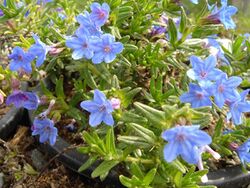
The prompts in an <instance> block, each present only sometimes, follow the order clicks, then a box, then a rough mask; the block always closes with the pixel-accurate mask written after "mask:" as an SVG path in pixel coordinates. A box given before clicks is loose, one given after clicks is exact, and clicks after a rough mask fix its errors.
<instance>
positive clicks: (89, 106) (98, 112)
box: [80, 89, 114, 127]
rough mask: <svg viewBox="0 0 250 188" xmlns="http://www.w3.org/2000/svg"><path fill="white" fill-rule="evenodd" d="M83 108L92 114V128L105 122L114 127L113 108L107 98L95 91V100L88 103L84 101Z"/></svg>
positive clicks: (90, 121)
mask: <svg viewBox="0 0 250 188" xmlns="http://www.w3.org/2000/svg"><path fill="white" fill-rule="evenodd" d="M80 106H81V108H83V109H84V110H87V111H88V112H90V118H89V124H90V126H92V127H96V126H97V125H99V124H101V122H102V121H103V122H104V123H106V124H107V125H110V126H112V125H114V119H113V116H112V112H113V108H112V103H111V101H109V100H107V99H106V96H105V95H104V94H103V93H102V92H101V91H99V90H98V89H95V91H94V99H93V100H91V101H90V100H88V101H82V102H81V104H80Z"/></svg>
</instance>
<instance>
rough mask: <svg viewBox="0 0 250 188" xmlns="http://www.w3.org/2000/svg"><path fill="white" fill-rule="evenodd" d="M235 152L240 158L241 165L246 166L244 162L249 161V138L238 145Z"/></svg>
mask: <svg viewBox="0 0 250 188" xmlns="http://www.w3.org/2000/svg"><path fill="white" fill-rule="evenodd" d="M236 152H237V154H238V156H239V158H240V161H241V163H242V165H243V166H244V167H246V163H250V139H248V140H247V141H245V142H244V143H243V144H242V145H240V146H238V148H237V149H236Z"/></svg>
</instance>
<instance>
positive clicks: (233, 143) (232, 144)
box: [229, 142, 239, 151]
mask: <svg viewBox="0 0 250 188" xmlns="http://www.w3.org/2000/svg"><path fill="white" fill-rule="evenodd" d="M238 147H239V145H238V144H237V143H235V142H232V143H230V144H229V148H230V149H231V150H233V151H236V150H237V149H238Z"/></svg>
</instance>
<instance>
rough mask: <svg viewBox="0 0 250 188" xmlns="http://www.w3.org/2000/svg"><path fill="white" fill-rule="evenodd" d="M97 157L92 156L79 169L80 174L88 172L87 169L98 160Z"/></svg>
mask: <svg viewBox="0 0 250 188" xmlns="http://www.w3.org/2000/svg"><path fill="white" fill-rule="evenodd" d="M97 158H98V157H97V156H91V157H90V158H89V159H88V160H87V161H86V162H85V163H84V164H83V165H82V166H81V167H80V168H79V169H78V172H82V171H84V170H86V169H87V168H89V167H90V166H91V165H92V164H93V163H94V162H95V161H96V160H97Z"/></svg>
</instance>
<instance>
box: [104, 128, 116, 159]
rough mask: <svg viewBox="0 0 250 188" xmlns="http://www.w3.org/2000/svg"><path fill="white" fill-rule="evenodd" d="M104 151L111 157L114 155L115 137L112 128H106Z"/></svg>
mask: <svg viewBox="0 0 250 188" xmlns="http://www.w3.org/2000/svg"><path fill="white" fill-rule="evenodd" d="M106 149H107V151H108V152H110V153H111V154H113V155H116V153H117V152H116V147H115V137H114V130H113V127H108V131H107V135H106Z"/></svg>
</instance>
